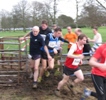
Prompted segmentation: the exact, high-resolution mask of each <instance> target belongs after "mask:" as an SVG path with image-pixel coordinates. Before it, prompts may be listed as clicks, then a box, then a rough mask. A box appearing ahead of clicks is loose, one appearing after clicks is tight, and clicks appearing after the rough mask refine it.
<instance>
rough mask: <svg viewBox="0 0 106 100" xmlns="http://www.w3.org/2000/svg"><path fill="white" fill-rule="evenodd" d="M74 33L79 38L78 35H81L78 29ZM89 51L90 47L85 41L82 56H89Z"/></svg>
mask: <svg viewBox="0 0 106 100" xmlns="http://www.w3.org/2000/svg"><path fill="white" fill-rule="evenodd" d="M75 33H76V34H77V36H79V35H80V34H82V31H81V29H80V28H76V29H75ZM90 50H91V46H90V44H89V41H88V39H87V40H86V44H84V48H83V53H84V56H90Z"/></svg>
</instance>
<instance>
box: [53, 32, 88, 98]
mask: <svg viewBox="0 0 106 100" xmlns="http://www.w3.org/2000/svg"><path fill="white" fill-rule="evenodd" d="M86 39H87V37H86V35H84V34H81V35H79V36H78V40H77V42H76V43H74V44H72V47H71V48H70V50H69V52H68V54H67V58H66V61H65V64H64V69H63V79H62V80H61V81H60V82H59V83H58V87H57V89H56V91H55V94H56V95H57V96H61V95H60V89H61V88H62V87H63V85H65V84H66V83H67V82H68V80H69V78H70V75H73V74H74V75H75V76H76V77H77V78H76V79H75V80H74V81H73V82H72V85H71V88H73V87H74V85H75V84H76V83H79V82H81V81H83V80H84V76H83V73H82V71H81V69H80V68H79V67H78V66H79V65H80V64H81V63H82V59H83V58H84V56H83V54H82V53H83V47H84V44H85V43H86Z"/></svg>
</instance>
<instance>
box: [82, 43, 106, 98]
mask: <svg viewBox="0 0 106 100" xmlns="http://www.w3.org/2000/svg"><path fill="white" fill-rule="evenodd" d="M89 64H90V66H91V67H92V71H91V73H92V74H91V76H92V81H93V84H94V87H95V90H96V93H95V92H92V91H91V90H88V89H85V91H84V97H83V98H85V99H86V97H89V96H94V97H97V100H106V43H105V44H102V45H101V46H100V47H99V48H98V49H97V50H96V51H95V53H94V55H93V57H91V59H90V61H89ZM92 94H94V95H92ZM83 98H82V99H81V100H85V99H83Z"/></svg>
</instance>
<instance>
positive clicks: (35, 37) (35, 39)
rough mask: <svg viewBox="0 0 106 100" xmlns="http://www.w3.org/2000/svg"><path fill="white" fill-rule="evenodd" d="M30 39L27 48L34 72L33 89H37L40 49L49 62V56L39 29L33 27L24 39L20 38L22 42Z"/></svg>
mask: <svg viewBox="0 0 106 100" xmlns="http://www.w3.org/2000/svg"><path fill="white" fill-rule="evenodd" d="M27 36H29V37H28V38H30V47H29V52H30V55H31V59H32V61H31V68H32V70H33V72H34V82H33V88H37V79H38V74H39V63H40V59H41V47H43V48H44V50H45V52H46V54H47V58H48V59H49V60H50V59H51V56H50V54H49V52H48V48H47V46H46V45H45V42H44V40H43V38H42V36H41V35H40V34H39V27H38V26H34V27H33V29H32V32H30V33H29V34H27V35H25V36H24V37H22V38H20V40H24V39H26V38H27Z"/></svg>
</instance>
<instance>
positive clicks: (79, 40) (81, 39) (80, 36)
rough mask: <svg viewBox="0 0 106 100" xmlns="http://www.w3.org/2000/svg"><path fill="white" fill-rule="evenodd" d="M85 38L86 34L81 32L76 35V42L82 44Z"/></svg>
mask: <svg viewBox="0 0 106 100" xmlns="http://www.w3.org/2000/svg"><path fill="white" fill-rule="evenodd" d="M86 40H87V36H86V35H85V34H81V35H79V36H78V42H79V43H80V44H81V45H83V44H85V43H86Z"/></svg>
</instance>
